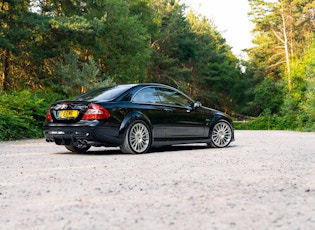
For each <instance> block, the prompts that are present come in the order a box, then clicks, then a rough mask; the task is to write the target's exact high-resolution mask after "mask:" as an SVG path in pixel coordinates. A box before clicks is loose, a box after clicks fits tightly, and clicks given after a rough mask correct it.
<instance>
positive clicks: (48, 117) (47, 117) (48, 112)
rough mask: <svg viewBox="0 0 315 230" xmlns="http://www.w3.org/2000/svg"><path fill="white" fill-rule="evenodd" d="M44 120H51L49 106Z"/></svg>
mask: <svg viewBox="0 0 315 230" xmlns="http://www.w3.org/2000/svg"><path fill="white" fill-rule="evenodd" d="M46 120H47V121H51V120H52V116H51V113H50V108H49V109H48V110H47V113H46Z"/></svg>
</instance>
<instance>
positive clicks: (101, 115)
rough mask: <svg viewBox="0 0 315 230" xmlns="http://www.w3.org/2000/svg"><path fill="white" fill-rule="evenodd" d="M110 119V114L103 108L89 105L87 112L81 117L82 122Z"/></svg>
mask: <svg viewBox="0 0 315 230" xmlns="http://www.w3.org/2000/svg"><path fill="white" fill-rule="evenodd" d="M109 117H110V113H109V112H108V110H107V109H105V108H104V107H102V106H100V105H97V104H91V105H90V106H89V108H88V110H87V111H86V112H85V114H84V115H83V117H82V120H98V119H106V118H109Z"/></svg>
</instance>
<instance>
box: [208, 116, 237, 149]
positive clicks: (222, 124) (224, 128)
mask: <svg viewBox="0 0 315 230" xmlns="http://www.w3.org/2000/svg"><path fill="white" fill-rule="evenodd" d="M231 140H232V128H231V126H230V125H229V124H228V123H227V122H226V121H219V122H218V123H216V124H215V125H214V127H213V130H212V134H211V142H212V145H214V147H219V148H222V147H226V146H228V145H229V144H230V142H231Z"/></svg>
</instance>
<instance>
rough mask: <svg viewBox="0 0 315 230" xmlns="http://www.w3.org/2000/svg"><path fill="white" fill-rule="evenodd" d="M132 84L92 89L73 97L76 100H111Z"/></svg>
mask: <svg viewBox="0 0 315 230" xmlns="http://www.w3.org/2000/svg"><path fill="white" fill-rule="evenodd" d="M132 86H133V85H116V86H109V87H100V88H96V89H93V90H91V91H89V92H87V93H85V94H82V95H79V96H77V97H75V98H74V99H73V100H76V101H111V100H113V99H115V98H117V97H118V96H120V95H121V94H122V93H124V92H125V91H127V90H128V89H130V88H131V87H132Z"/></svg>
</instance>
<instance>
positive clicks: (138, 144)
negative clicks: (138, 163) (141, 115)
mask: <svg viewBox="0 0 315 230" xmlns="http://www.w3.org/2000/svg"><path fill="white" fill-rule="evenodd" d="M151 139H152V137H151V130H150V128H149V126H148V125H147V124H146V123H145V122H143V121H135V122H133V123H132V124H131V125H130V126H129V128H128V129H127V131H126V135H125V139H124V143H123V144H122V145H121V146H120V150H121V151H122V152H123V153H133V154H141V153H145V152H147V151H148V150H149V148H150V147H151V142H152V140H151Z"/></svg>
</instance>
